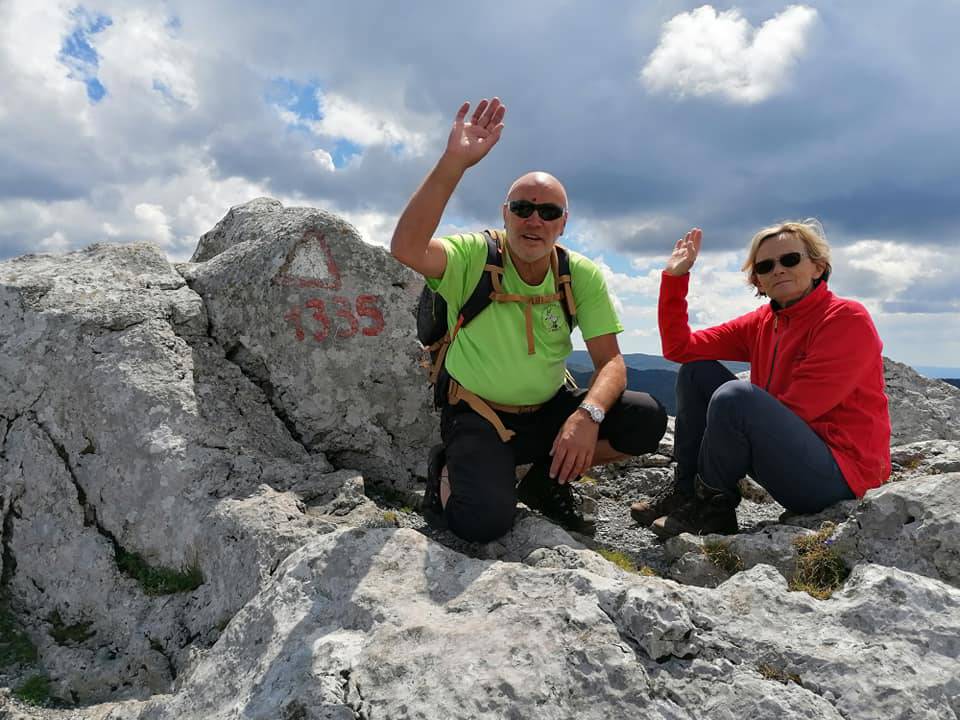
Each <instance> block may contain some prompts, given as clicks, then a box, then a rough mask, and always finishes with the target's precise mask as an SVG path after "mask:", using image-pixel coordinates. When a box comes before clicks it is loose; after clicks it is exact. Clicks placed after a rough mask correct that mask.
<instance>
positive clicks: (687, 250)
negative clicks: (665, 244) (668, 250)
mask: <svg viewBox="0 0 960 720" xmlns="http://www.w3.org/2000/svg"><path fill="white" fill-rule="evenodd" d="M702 241H703V230H701V229H700V228H693V229H692V230H690V231H689V232H688V233H687V234H686V235H684V236H683V237H682V238H680V239H679V240H677V244H676V245H674V246H673V253H672V254H671V255H670V257H669V258H668V259H667V267H666V273H667V274H668V275H686V274H687V273H688V272H690V268H692V267H693V264H694V263H695V262H696V261H697V255H699V254H700V243H701V242H702Z"/></svg>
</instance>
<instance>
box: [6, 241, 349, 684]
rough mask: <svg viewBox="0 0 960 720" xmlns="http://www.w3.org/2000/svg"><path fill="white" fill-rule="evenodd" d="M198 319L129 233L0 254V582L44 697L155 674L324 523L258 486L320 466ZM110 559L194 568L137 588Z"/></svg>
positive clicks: (184, 294) (153, 679) (177, 280)
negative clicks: (173, 583) (177, 579)
mask: <svg viewBox="0 0 960 720" xmlns="http://www.w3.org/2000/svg"><path fill="white" fill-rule="evenodd" d="M206 329H207V315H206V313H205V310H204V306H203V302H202V300H201V298H200V297H199V296H197V295H196V294H195V293H193V292H192V291H191V290H190V289H189V288H188V287H187V286H186V283H185V281H184V280H183V278H182V277H181V276H180V275H179V274H178V273H176V272H175V271H174V269H173V268H172V267H171V266H170V264H169V263H168V262H167V261H166V259H165V258H164V257H163V255H162V254H161V253H160V251H159V249H158V248H156V247H154V246H151V245H148V244H136V245H127V246H110V245H95V246H92V247H90V248H87V249H86V250H82V251H79V252H75V253H70V254H67V255H63V256H47V255H31V256H25V257H22V258H17V259H15V260H12V261H9V262H6V263H2V264H0V418H2V419H3V420H2V430H3V432H2V434H0V443H2V444H0V498H2V502H0V508H2V510H3V522H2V525H3V529H4V532H3V554H2V556H3V558H4V560H3V581H4V595H5V598H6V602H8V603H9V604H10V607H11V609H12V610H13V612H14V614H15V615H16V616H17V617H18V618H20V620H21V621H22V623H23V624H24V626H25V628H26V630H27V631H28V633H29V635H30V637H31V638H32V640H33V642H34V644H35V645H36V646H37V647H38V649H39V652H40V656H41V657H42V658H43V663H44V666H45V668H46V670H47V672H48V674H49V676H50V678H51V688H52V691H53V693H54V695H55V696H57V697H61V698H65V699H67V700H70V699H74V700H83V701H89V700H97V699H104V698H106V697H109V696H111V694H113V693H116V692H121V693H125V694H128V695H142V694H145V693H149V692H158V691H164V690H167V689H169V687H170V685H171V683H172V682H173V681H174V679H175V677H176V676H177V674H178V673H179V672H181V671H183V670H184V669H185V668H186V667H187V666H188V665H189V663H190V662H191V658H192V657H193V656H194V654H195V653H196V650H197V647H196V646H197V645H200V646H203V644H204V643H206V644H209V643H210V642H212V641H213V640H214V639H215V637H216V627H217V626H218V625H219V624H221V623H223V622H224V621H225V620H226V619H229V618H230V617H231V616H232V615H233V614H234V613H235V612H236V611H237V610H238V609H239V608H240V607H241V606H242V605H243V603H244V602H246V601H247V600H248V599H249V598H250V597H251V596H252V595H253V594H254V593H255V592H256V590H257V588H258V587H259V584H260V583H261V582H262V581H263V579H264V578H265V577H267V576H268V575H269V572H270V569H271V568H272V567H274V566H275V565H276V563H277V562H278V561H279V559H280V558H281V557H284V556H285V555H286V554H288V553H289V552H290V551H291V550H292V549H293V547H294V546H298V545H300V544H302V543H303V542H305V541H306V539H307V538H309V537H314V536H316V534H317V533H318V532H325V531H328V530H329V529H331V528H332V525H330V524H325V523H323V522H322V521H319V520H314V519H312V518H309V517H308V516H306V515H305V514H304V513H303V512H298V511H296V508H295V504H294V505H291V504H290V502H291V501H293V500H294V498H293V496H292V495H289V496H284V495H282V494H279V493H276V492H274V493H272V494H271V495H264V494H263V493H262V492H261V491H260V490H258V488H261V487H262V485H263V483H265V482H266V483H270V482H273V483H275V484H276V486H277V487H278V488H280V489H282V488H283V485H284V484H295V483H296V482H297V481H298V478H299V479H300V480H301V481H302V480H303V478H309V477H311V476H314V475H321V474H323V473H327V472H329V470H330V469H331V467H330V465H329V463H328V462H327V460H326V458H325V457H324V456H323V455H322V454H320V453H310V452H308V451H307V450H306V449H305V448H304V447H303V446H302V445H301V444H300V443H298V442H297V441H296V440H295V439H294V438H293V437H291V436H290V433H289V432H288V431H287V428H286V427H285V426H284V424H283V422H282V421H281V420H280V419H279V418H277V416H276V415H275V414H274V412H273V410H272V409H271V407H270V405H269V404H268V403H267V402H266V399H265V397H264V396H263V393H262V392H261V390H260V389H259V388H258V387H257V386H256V385H254V384H253V383H251V382H250V381H249V380H248V379H247V378H246V377H245V376H244V375H243V374H242V373H241V372H240V370H239V368H237V367H236V365H234V364H233V363H231V362H229V361H228V360H227V358H226V357H225V355H224V352H223V349H222V348H220V347H219V346H218V345H217V344H216V343H215V342H214V341H212V340H211V339H210V338H209V337H207V335H206ZM257 493H260V498H259V500H258V501H256V503H255V504H256V510H255V511H254V512H248V513H246V514H244V513H243V512H242V506H243V503H244V500H245V499H249V498H250V497H251V496H253V495H256V494H257ZM248 504H249V503H248ZM277 504H279V505H284V504H286V507H284V508H282V509H281V508H276V510H275V506H276V505H277ZM238 512H239V514H238ZM124 558H126V560H123V559H124ZM122 562H129V563H132V564H133V565H137V564H139V566H140V567H143V568H147V567H151V568H158V567H165V568H170V569H173V570H181V569H184V570H185V569H187V568H190V567H195V568H196V569H197V570H198V571H199V573H200V574H202V576H203V578H204V580H205V582H204V584H202V585H200V586H199V587H198V588H196V589H195V590H193V591H191V592H181V593H177V594H175V595H168V596H151V595H147V594H145V592H144V588H143V587H142V586H141V585H140V584H139V583H138V582H137V581H135V580H134V579H132V578H131V577H130V576H128V575H127V574H125V573H124V572H121V570H120V565H121V563H122ZM128 567H129V565H128ZM65 629H72V630H71V632H63V631H64V630H65Z"/></svg>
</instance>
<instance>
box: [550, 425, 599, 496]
mask: <svg viewBox="0 0 960 720" xmlns="http://www.w3.org/2000/svg"><path fill="white" fill-rule="evenodd" d="M599 432H600V426H599V425H597V423H595V422H594V421H593V420H591V419H590V418H588V417H587V415H586V413H584V412H583V411H582V410H574V411H573V414H572V415H571V416H570V417H568V418H567V421H566V422H565V423H564V424H563V427H562V428H560V432H558V433H557V437H556V439H555V440H554V441H553V447H552V448H551V449H550V454H551V455H552V456H553V462H552V463H550V477H552V478H556V480H557V482H558V483H560V484H561V485H563V484H564V483H565V482H569V481H570V480H574V479H576V478H577V476H578V475H583V474H584V473H585V472H586V471H587V469H588V468H589V467H590V466H591V465H592V464H593V454H594V452H595V451H596V449H597V435H598V433H599Z"/></svg>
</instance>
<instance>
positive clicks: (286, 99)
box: [264, 77, 321, 120]
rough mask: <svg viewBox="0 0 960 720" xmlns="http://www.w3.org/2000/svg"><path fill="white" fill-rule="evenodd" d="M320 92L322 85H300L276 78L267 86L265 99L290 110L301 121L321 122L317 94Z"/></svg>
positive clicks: (311, 83) (312, 82) (293, 81)
mask: <svg viewBox="0 0 960 720" xmlns="http://www.w3.org/2000/svg"><path fill="white" fill-rule="evenodd" d="M319 92H320V83H318V82H315V81H311V82H306V83H298V82H297V81H296V80H291V79H289V78H282V77H278V78H274V79H273V80H271V81H270V84H269V85H268V86H267V90H266V93H265V94H264V99H265V100H266V101H267V102H268V103H270V104H271V105H278V106H280V107H282V108H284V109H285V110H289V111H290V112H292V113H294V114H296V115H297V117H299V118H300V119H301V120H319V119H320V118H321V114H320V106H319V104H318V103H317V94H318V93H319Z"/></svg>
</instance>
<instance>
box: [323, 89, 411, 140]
mask: <svg viewBox="0 0 960 720" xmlns="http://www.w3.org/2000/svg"><path fill="white" fill-rule="evenodd" d="M317 102H318V105H319V108H320V113H321V114H322V115H323V117H322V118H321V119H320V120H316V121H314V122H311V123H310V126H311V127H312V129H313V131H314V132H316V133H317V134H319V135H327V136H330V137H335V138H344V139H346V140H349V141H350V142H352V143H356V144H357V145H362V146H364V147H366V146H370V145H387V146H393V145H400V146H402V147H403V149H404V150H405V151H407V152H410V153H412V154H414V155H419V154H420V153H421V152H423V149H424V147H425V144H426V137H425V136H424V135H423V133H419V132H416V131H413V130H410V129H408V128H406V127H403V126H402V125H401V124H400V123H399V122H397V121H395V120H393V119H390V118H387V117H385V116H384V115H383V114H382V113H377V112H375V111H374V110H371V109H370V108H368V107H364V106H363V105H362V104H360V103H359V102H357V101H355V100H351V99H350V98H347V97H346V96H344V95H340V94H338V93H318V95H317Z"/></svg>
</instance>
